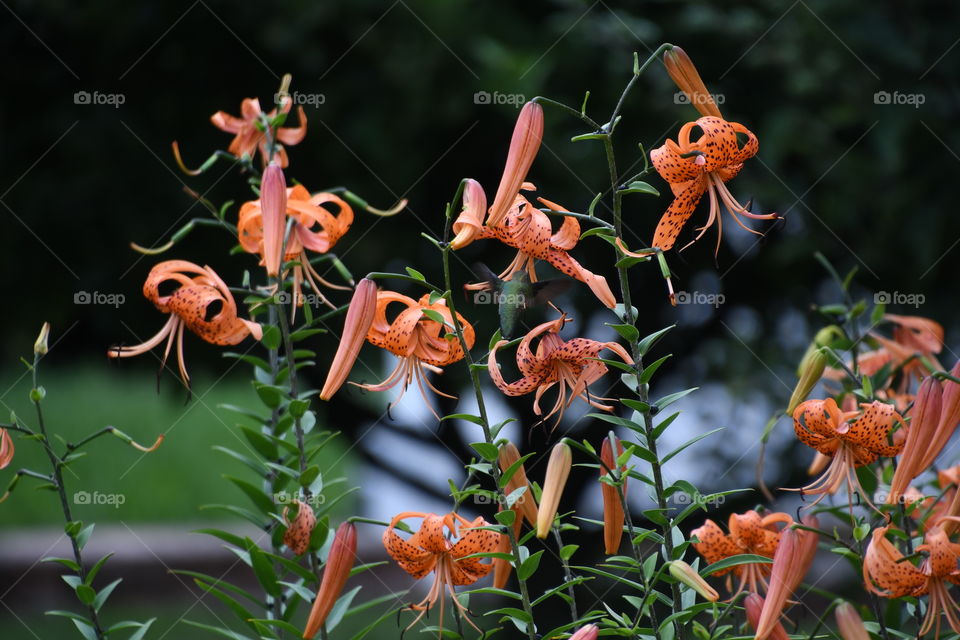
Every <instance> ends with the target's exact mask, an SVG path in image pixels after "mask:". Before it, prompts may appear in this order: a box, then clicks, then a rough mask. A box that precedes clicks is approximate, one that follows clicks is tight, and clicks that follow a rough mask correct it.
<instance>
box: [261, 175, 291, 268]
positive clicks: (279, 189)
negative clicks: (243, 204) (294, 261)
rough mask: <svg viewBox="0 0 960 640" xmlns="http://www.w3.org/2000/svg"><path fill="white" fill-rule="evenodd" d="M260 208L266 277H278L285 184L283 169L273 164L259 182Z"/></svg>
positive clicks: (283, 219)
mask: <svg viewBox="0 0 960 640" xmlns="http://www.w3.org/2000/svg"><path fill="white" fill-rule="evenodd" d="M260 207H261V210H262V212H263V214H262V215H263V262H264V264H265V265H266V267H267V275H268V276H270V277H276V276H278V275H280V261H281V259H282V257H283V255H282V254H283V235H284V232H285V231H286V224H285V223H286V220H287V182H286V179H284V177H283V169H281V168H280V165H278V164H277V163H275V162H271V163H270V164H268V165H267V168H266V169H264V170H263V178H262V180H261V181H260Z"/></svg>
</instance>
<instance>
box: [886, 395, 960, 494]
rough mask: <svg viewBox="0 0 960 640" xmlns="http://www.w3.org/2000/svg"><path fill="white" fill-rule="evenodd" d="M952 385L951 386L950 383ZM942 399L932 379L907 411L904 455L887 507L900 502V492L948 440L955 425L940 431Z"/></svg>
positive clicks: (891, 484)
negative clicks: (908, 427)
mask: <svg viewBox="0 0 960 640" xmlns="http://www.w3.org/2000/svg"><path fill="white" fill-rule="evenodd" d="M951 384H952V383H951ZM942 399H943V387H942V386H941V385H940V382H939V381H938V380H937V379H936V378H933V377H929V378H927V379H926V380H924V381H923V383H922V384H921V385H920V389H919V391H918V392H917V399H916V402H914V403H913V406H912V407H911V408H910V412H909V414H908V415H909V417H910V430H909V431H908V432H907V438H906V441H905V442H904V446H903V455H902V456H900V463H899V464H898V465H897V470H896V471H895V472H894V474H893V479H892V480H891V481H890V493H889V495H888V496H887V500H886V503H887V504H896V503H897V502H899V501H900V500H902V499H903V497H904V496H903V492H904V491H905V490H906V489H907V487H908V486H909V484H910V483H911V482H912V481H913V480H914V479H915V478H916V477H917V476H919V475H920V474H921V473H923V472H924V471H926V470H927V469H928V468H929V467H930V465H931V464H933V461H934V460H935V459H936V457H937V456H938V455H940V450H941V449H943V446H944V445H945V444H947V440H949V439H950V436H951V435H953V429H954V427H955V426H956V423H954V424H952V425H950V426H949V428H947V429H944V430H943V431H940V430H939V429H938V428H937V427H938V425H939V424H940V414H941V407H942V404H943V402H942Z"/></svg>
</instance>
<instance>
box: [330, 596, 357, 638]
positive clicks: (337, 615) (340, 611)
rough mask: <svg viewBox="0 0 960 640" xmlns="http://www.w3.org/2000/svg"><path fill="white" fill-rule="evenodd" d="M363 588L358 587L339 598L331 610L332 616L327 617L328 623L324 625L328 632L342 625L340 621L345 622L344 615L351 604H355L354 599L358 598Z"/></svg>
mask: <svg viewBox="0 0 960 640" xmlns="http://www.w3.org/2000/svg"><path fill="white" fill-rule="evenodd" d="M360 589H361V587H360V586H357V587H354V588H353V589H351V590H350V591H347V592H346V593H345V594H343V595H342V596H340V597H339V598H337V602H336V603H335V604H334V605H333V608H332V609H330V615H328V616H327V620H326V622H324V624H325V625H326V627H327V631H333V629H334V628H335V627H336V626H337V625H338V624H340V621H341V620H343V616H344V614H346V612H347V609H349V608H350V603H351V602H353V599H354V598H355V597H356V596H357V593H358V592H359V591H360Z"/></svg>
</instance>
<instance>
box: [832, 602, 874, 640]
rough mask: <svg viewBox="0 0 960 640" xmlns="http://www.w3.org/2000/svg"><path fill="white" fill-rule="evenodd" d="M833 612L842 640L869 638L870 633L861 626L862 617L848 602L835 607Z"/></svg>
mask: <svg viewBox="0 0 960 640" xmlns="http://www.w3.org/2000/svg"><path fill="white" fill-rule="evenodd" d="M834 614H835V615H836V616H837V627H838V628H839V630H840V637H842V638H843V640H870V634H869V633H867V630H866V629H865V628H864V626H863V619H862V618H861V617H860V614H859V613H857V610H856V609H855V608H854V606H853V605H852V604H850V603H849V602H844V603H843V604H841V605H840V606H838V607H837V609H836V611H834Z"/></svg>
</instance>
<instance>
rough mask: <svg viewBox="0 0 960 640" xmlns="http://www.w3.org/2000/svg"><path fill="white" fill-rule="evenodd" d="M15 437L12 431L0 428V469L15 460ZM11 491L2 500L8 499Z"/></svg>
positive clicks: (0, 500)
mask: <svg viewBox="0 0 960 640" xmlns="http://www.w3.org/2000/svg"><path fill="white" fill-rule="evenodd" d="M13 454H14V447H13V438H11V437H10V432H9V431H8V430H6V429H0V469H5V468H6V467H8V466H10V463H11V462H13ZM7 495H9V492H8V493H7V494H5V495H4V496H3V498H2V499H0V502H3V501H4V500H6V497H7Z"/></svg>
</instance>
